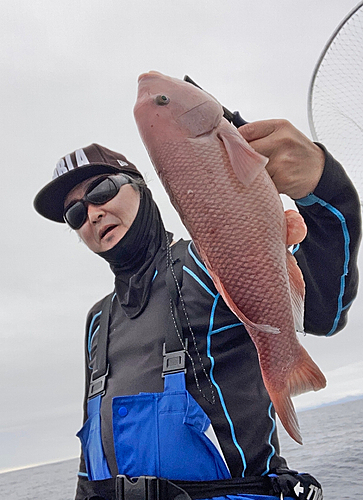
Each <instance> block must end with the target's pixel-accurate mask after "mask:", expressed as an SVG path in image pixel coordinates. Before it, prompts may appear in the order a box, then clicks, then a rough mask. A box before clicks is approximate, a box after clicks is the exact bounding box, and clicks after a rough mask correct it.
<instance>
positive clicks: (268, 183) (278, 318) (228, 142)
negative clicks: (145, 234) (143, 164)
mask: <svg viewBox="0 0 363 500" xmlns="http://www.w3.org/2000/svg"><path fill="white" fill-rule="evenodd" d="M134 114H135V119H136V122H137V126H138V128H139V132H140V135H141V138H142V140H143V142H144V144H145V147H146V149H147V151H148V153H149V156H150V158H151V161H152V163H153V165H154V167H155V169H156V172H157V174H158V175H159V177H160V179H161V181H162V183H163V185H164V187H165V189H166V191H167V193H168V195H169V197H170V200H171V202H172V204H173V205H174V207H175V208H176V210H177V211H178V213H179V215H180V218H181V220H182V222H183V224H184V225H185V227H186V228H187V230H188V231H189V234H190V235H191V237H192V239H193V241H194V243H195V245H196V248H197V250H198V252H199V254H200V256H201V257H202V259H203V261H204V263H205V265H206V266H207V268H208V271H209V273H210V275H211V277H212V279H213V281H214V284H215V286H216V288H217V290H218V291H219V292H220V294H221V295H222V297H223V299H224V300H225V302H226V304H227V305H228V306H229V308H230V309H231V310H232V311H233V312H234V313H235V315H236V316H237V317H238V318H239V319H240V320H241V321H242V322H243V323H244V325H245V327H246V329H247V331H248V333H249V335H250V336H251V338H252V340H253V342H254V343H255V346H256V348H257V352H258V356H259V362H260V367H261V373H262V376H263V380H264V384H265V386H266V389H267V391H268V393H269V395H270V398H271V401H272V403H273V405H274V407H275V410H276V412H277V414H278V415H279V418H280V420H281V422H282V424H283V425H284V427H285V429H286V430H287V432H288V433H289V434H290V436H291V437H292V438H293V439H295V440H296V441H297V442H299V443H302V440H301V436H300V431H299V425H298V421H297V417H296V413H295V409H294V406H293V403H292V400H291V396H294V395H297V394H301V393H303V392H306V391H309V390H315V391H316V390H319V389H321V388H323V387H325V384H326V380H325V377H324V375H323V374H322V373H321V371H320V370H319V368H318V367H317V365H316V364H315V363H314V362H313V360H312V359H311V358H310V356H309V354H308V353H307V352H306V351H305V349H304V348H303V347H302V345H301V344H300V343H299V341H298V338H297V335H296V330H298V331H302V330H303V302H304V282H303V277H302V274H301V272H300V269H299V268H298V266H297V264H296V261H295V259H294V257H293V256H292V255H291V253H290V251H289V250H288V244H291V243H296V242H298V241H300V240H302V239H303V238H304V236H305V225H304V222H303V221H302V218H301V216H300V215H299V214H298V213H297V212H295V211H293V213H291V211H290V212H288V213H287V215H285V213H284V210H283V205H282V202H281V199H280V196H279V194H278V192H277V190H276V187H275V185H274V184H273V182H272V180H271V178H270V176H269V175H268V173H267V171H266V169H265V166H266V163H267V161H268V160H267V158H265V157H263V156H261V155H259V154H258V153H257V152H256V151H254V150H253V149H252V148H251V147H250V146H249V145H248V143H247V142H246V141H245V140H244V139H243V138H242V136H241V134H239V132H238V131H237V130H236V129H235V128H234V127H233V126H232V125H231V124H230V123H229V122H228V121H227V120H226V119H225V118H223V109H222V106H221V105H220V104H219V103H218V101H216V99H214V98H213V97H212V96H211V95H209V94H207V93H206V92H204V91H202V90H201V89H198V88H196V87H194V86H192V85H191V84H189V83H186V82H184V81H182V80H178V79H175V78H170V77H168V76H164V75H162V74H160V73H157V72H153V71H152V72H150V73H146V74H143V75H141V76H140V77H139V89H138V98H137V102H136V105H135V109H134Z"/></svg>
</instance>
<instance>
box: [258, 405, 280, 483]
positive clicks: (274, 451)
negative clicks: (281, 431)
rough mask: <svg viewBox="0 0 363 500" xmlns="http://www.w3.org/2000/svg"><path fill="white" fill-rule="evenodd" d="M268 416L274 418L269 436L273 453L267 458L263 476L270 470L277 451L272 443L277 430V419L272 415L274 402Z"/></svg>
mask: <svg viewBox="0 0 363 500" xmlns="http://www.w3.org/2000/svg"><path fill="white" fill-rule="evenodd" d="M268 416H269V417H270V419H271V420H272V428H271V432H270V435H269V438H268V442H269V445H270V446H271V453H270V455H269V457H268V459H267V464H266V470H265V472H264V473H263V474H261V475H262V476H265V475H266V474H268V473H269V472H270V463H271V459H272V457H273V456H274V455H275V453H276V450H275V447H274V445H273V444H272V436H273V433H274V432H275V429H276V421H275V419H274V418H273V416H272V403H270V406H269V408H268Z"/></svg>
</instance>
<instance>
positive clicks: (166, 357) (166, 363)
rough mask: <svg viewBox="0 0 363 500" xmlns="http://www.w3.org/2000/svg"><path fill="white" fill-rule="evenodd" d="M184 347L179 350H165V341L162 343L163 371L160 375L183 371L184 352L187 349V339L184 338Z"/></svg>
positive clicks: (184, 369)
mask: <svg viewBox="0 0 363 500" xmlns="http://www.w3.org/2000/svg"><path fill="white" fill-rule="evenodd" d="M184 345H185V348H184V349H182V350H180V351H172V352H166V346H165V343H164V344H163V373H162V377H163V378H164V377H165V375H169V374H171V373H178V372H184V373H186V372H187V370H186V368H185V353H186V351H187V349H188V339H185V340H184Z"/></svg>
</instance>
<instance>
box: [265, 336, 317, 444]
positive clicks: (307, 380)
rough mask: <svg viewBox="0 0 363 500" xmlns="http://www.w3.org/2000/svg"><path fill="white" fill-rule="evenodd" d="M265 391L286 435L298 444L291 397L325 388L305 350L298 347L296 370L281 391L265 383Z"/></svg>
mask: <svg viewBox="0 0 363 500" xmlns="http://www.w3.org/2000/svg"><path fill="white" fill-rule="evenodd" d="M265 385H266V389H267V390H268V393H269V395H270V398H271V401H272V403H273V405H274V407H275V410H276V413H277V414H278V416H279V418H280V420H281V423H282V425H283V426H284V427H285V429H286V431H287V433H288V434H289V435H290V436H291V437H292V438H293V439H294V440H295V441H296V442H297V443H299V444H302V438H301V434H300V429H299V423H298V420H297V416H296V412H295V409H294V405H293V403H292V400H291V397H292V396H297V395H299V394H302V393H304V392H308V391H311V390H313V391H318V390H320V389H323V388H324V387H325V386H326V379H325V377H324V375H323V373H322V372H321V371H320V369H319V367H318V366H317V365H316V364H315V363H314V361H313V360H312V359H311V357H310V356H309V354H308V353H307V352H306V350H305V349H304V348H303V347H302V346H300V356H299V360H298V362H297V363H296V368H295V369H294V370H292V371H291V373H290V375H289V376H288V378H287V380H286V386H285V388H284V389H283V390H282V391H278V392H276V391H275V390H274V389H273V388H272V387H271V384H269V383H268V382H267V381H265Z"/></svg>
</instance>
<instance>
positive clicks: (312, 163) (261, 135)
mask: <svg viewBox="0 0 363 500" xmlns="http://www.w3.org/2000/svg"><path fill="white" fill-rule="evenodd" d="M238 131H239V132H240V134H241V135H242V136H243V137H244V139H246V141H247V142H249V144H250V145H251V146H252V147H253V148H254V149H255V150H256V151H257V152H258V153H260V154H262V155H264V156H266V157H267V158H268V159H269V162H268V164H267V165H266V169H267V171H268V173H269V174H270V176H271V178H272V180H273V182H274V183H275V186H276V188H277V190H278V191H279V193H283V194H286V195H287V196H290V198H293V199H295V200H296V199H299V198H304V197H305V196H307V195H308V194H309V193H311V192H313V191H314V189H315V188H316V186H317V184H318V182H319V180H320V177H321V175H322V173H323V169H324V162H325V154H324V152H323V150H322V149H321V148H319V146H317V145H316V144H314V143H313V142H312V141H311V140H310V139H308V138H307V137H306V136H305V135H304V134H303V133H302V132H300V131H299V130H297V129H296V128H295V127H294V126H293V125H292V124H291V123H290V122H288V121H287V120H262V121H257V122H252V123H247V124H246V125H243V126H242V127H240V128H239V129H238Z"/></svg>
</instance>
